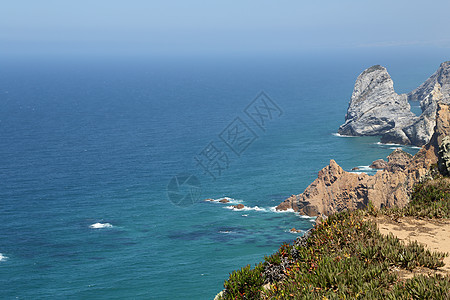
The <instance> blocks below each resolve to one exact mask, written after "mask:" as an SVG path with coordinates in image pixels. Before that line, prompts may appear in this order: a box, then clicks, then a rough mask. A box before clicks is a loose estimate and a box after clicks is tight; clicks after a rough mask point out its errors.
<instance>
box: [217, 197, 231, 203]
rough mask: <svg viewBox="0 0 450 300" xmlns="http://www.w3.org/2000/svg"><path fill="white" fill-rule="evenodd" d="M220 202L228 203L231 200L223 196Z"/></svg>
mask: <svg viewBox="0 0 450 300" xmlns="http://www.w3.org/2000/svg"><path fill="white" fill-rule="evenodd" d="M219 202H220V203H228V202H230V200H228V199H226V198H223V199H220V200H219Z"/></svg>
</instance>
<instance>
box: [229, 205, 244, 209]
mask: <svg viewBox="0 0 450 300" xmlns="http://www.w3.org/2000/svg"><path fill="white" fill-rule="evenodd" d="M232 207H234V208H236V209H243V208H244V207H245V206H244V204H238V205H232Z"/></svg>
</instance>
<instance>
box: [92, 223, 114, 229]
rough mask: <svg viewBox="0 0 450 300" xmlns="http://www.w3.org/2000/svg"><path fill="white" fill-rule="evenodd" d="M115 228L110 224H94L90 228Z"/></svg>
mask: <svg viewBox="0 0 450 300" xmlns="http://www.w3.org/2000/svg"><path fill="white" fill-rule="evenodd" d="M112 227H113V226H112V225H111V224H110V223H94V224H92V225H90V226H89V228H93V229H101V228H112Z"/></svg>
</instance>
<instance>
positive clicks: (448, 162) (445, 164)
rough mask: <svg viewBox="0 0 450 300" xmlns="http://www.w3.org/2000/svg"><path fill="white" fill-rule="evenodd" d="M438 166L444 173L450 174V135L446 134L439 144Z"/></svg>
mask: <svg viewBox="0 0 450 300" xmlns="http://www.w3.org/2000/svg"><path fill="white" fill-rule="evenodd" d="M438 166H439V171H440V172H441V173H442V174H443V175H447V176H448V175H450V136H446V137H445V138H444V139H443V140H442V143H441V144H440V145H439V160H438Z"/></svg>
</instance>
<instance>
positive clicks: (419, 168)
mask: <svg viewBox="0 0 450 300" xmlns="http://www.w3.org/2000/svg"><path fill="white" fill-rule="evenodd" d="M449 135H450V108H449V105H446V104H438V108H437V112H436V126H435V129H434V134H433V136H432V138H431V140H430V142H429V143H428V144H426V145H425V146H423V147H422V149H420V150H419V152H418V153H417V154H416V155H414V156H411V155H409V154H408V153H406V152H404V151H402V150H400V149H397V150H395V151H394V152H392V154H390V155H389V156H388V160H389V161H388V162H387V163H386V162H385V163H386V164H387V165H386V167H385V169H384V170H382V171H379V172H377V174H375V175H373V176H369V175H367V174H355V173H350V172H345V171H344V170H343V169H342V168H341V167H340V166H339V165H338V164H337V163H336V162H335V161H334V160H331V161H330V164H329V165H328V166H326V167H325V168H323V169H322V170H320V171H319V174H318V177H317V179H316V180H314V182H313V183H311V184H310V185H309V186H308V187H307V188H306V189H305V191H304V192H303V193H302V194H299V195H293V196H291V197H289V198H288V199H286V200H285V201H284V202H282V203H281V204H280V205H278V206H277V208H276V209H277V210H287V209H293V210H294V211H298V212H300V213H302V214H306V215H309V216H317V215H320V214H324V215H330V214H332V213H334V212H339V211H341V210H345V209H356V208H362V207H365V206H366V205H367V204H368V203H369V201H371V202H372V203H373V205H374V207H375V208H381V207H393V206H398V207H403V206H405V205H406V204H407V203H408V201H409V196H410V194H411V192H412V189H413V186H414V184H416V183H417V182H418V181H419V180H420V179H421V178H422V177H423V176H425V175H426V174H427V173H428V172H429V170H430V166H431V165H432V164H436V163H437V161H438V151H439V145H440V144H441V143H442V140H443V139H444V137H446V136H449Z"/></svg>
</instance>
